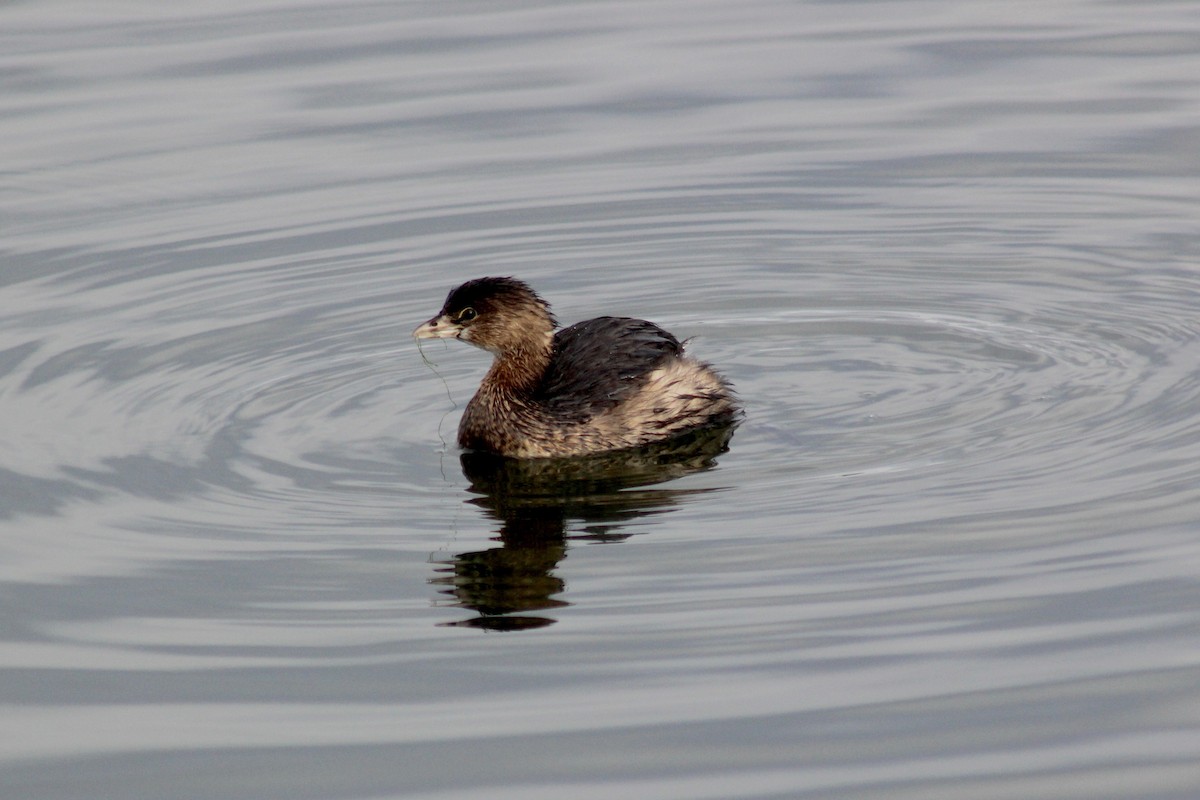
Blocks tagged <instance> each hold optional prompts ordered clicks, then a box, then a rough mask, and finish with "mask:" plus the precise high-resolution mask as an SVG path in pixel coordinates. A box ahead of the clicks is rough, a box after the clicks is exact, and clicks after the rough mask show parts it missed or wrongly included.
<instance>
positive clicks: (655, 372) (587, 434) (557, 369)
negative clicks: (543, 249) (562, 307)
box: [413, 278, 739, 457]
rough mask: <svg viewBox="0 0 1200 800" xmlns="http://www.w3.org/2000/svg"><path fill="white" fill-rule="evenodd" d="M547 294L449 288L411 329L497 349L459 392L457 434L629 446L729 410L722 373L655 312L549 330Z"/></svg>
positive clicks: (575, 450)
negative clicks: (476, 381)
mask: <svg viewBox="0 0 1200 800" xmlns="http://www.w3.org/2000/svg"><path fill="white" fill-rule="evenodd" d="M555 325H556V322H555V319H554V315H553V314H551V312H550V307H549V305H548V304H547V303H546V302H545V301H544V300H542V298H541V297H539V296H538V295H537V293H536V292H534V291H533V290H532V289H530V288H529V286H527V285H526V284H524V283H522V282H521V281H518V280H515V279H513V278H478V279H476V280H472V281H468V282H466V283H464V284H463V285H461V286H459V287H458V288H456V289H454V290H453V291H451V292H450V294H449V296H448V297H447V298H446V303H445V304H444V305H443V306H442V310H441V311H440V312H439V313H438V315H437V316H436V317H434V318H433V319H431V320H429V322H426V323H425V324H424V325H421V326H420V327H419V328H417V329H416V330H415V331H414V332H413V335H414V336H416V337H417V338H431V339H432V338H437V339H444V338H457V339H462V340H463V341H465V342H469V343H470V344H473V345H475V346H477V347H481V348H483V349H485V350H488V351H490V352H492V353H493V354H494V355H495V361H494V362H493V364H492V368H491V369H490V370H489V371H488V374H487V376H485V377H484V379H483V382H482V383H481V384H480V387H479V391H478V392H476V394H475V396H474V397H473V398H472V399H471V402H470V403H468V404H467V409H466V411H465V412H464V413H463V418H462V422H461V423H460V424H459V437H458V438H459V444H460V445H461V446H462V447H465V448H468V449H474V450H484V451H488V452H493V453H498V454H500V455H507V456H516V457H544V456H569V455H583V454H587V453H598V452H604V451H608V450H615V449H620V448H625V447H637V446H641V445H645V444H648V443H651V442H657V441H662V440H664V439H669V438H671V437H673V436H677V435H680V434H683V433H685V432H688V431H692V430H695V429H697V428H701V427H705V426H709V425H718V424H728V423H729V422H732V421H733V420H734V419H735V418H736V416H737V414H738V413H739V412H738V405H737V402H736V400H735V399H734V397H733V393H732V390H731V389H730V387H729V384H728V383H727V382H726V381H725V380H724V379H723V378H721V377H720V376H719V375H717V374H716V373H715V372H714V371H713V370H712V368H711V367H709V366H708V365H707V364H703V363H701V362H698V361H695V360H693V359H691V358H689V357H687V356H686V355H684V352H683V345H682V344H680V342H679V340H678V339H676V338H675V337H674V336H672V335H671V334H670V333H668V332H667V331H665V330H663V329H662V328H660V327H658V326H657V325H655V324H654V323H651V322H646V321H645V320H640V319H630V318H627V317H597V318H596V319H591V320H587V321H586V322H580V323H577V324H575V325H572V326H570V327H569V328H564V329H563V330H560V331H558V332H557V333H555V332H554V327H555Z"/></svg>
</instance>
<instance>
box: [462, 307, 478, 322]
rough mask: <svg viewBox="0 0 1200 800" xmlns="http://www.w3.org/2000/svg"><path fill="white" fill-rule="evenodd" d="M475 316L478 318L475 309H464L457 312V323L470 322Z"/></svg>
mask: <svg viewBox="0 0 1200 800" xmlns="http://www.w3.org/2000/svg"><path fill="white" fill-rule="evenodd" d="M477 316H479V315H478V314H476V313H475V309H473V308H464V309H463V310H462V311H460V312H458V321H459V322H470V321H471V320H473V319H475V318H476V317H477Z"/></svg>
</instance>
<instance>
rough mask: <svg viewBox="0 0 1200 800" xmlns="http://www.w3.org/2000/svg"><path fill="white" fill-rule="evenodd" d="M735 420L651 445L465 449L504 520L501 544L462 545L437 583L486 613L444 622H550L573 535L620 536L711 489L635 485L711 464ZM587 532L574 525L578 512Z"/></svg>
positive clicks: (469, 467)
mask: <svg viewBox="0 0 1200 800" xmlns="http://www.w3.org/2000/svg"><path fill="white" fill-rule="evenodd" d="M733 428H734V426H733V425H725V426H721V427H716V428H709V429H705V430H701V431H696V432H694V433H692V434H689V435H688V436H685V437H681V438H677V439H673V440H671V441H669V442H661V443H658V444H656V445H653V446H651V447H645V448H640V449H637V450H624V451H616V452H611V453H602V454H598V455H594V456H586V457H575V458H562V459H512V458H504V457H502V456H495V455H492V454H489V453H475V452H468V453H463V454H462V456H461V458H460V461H461V464H462V470H463V474H464V475H466V477H467V479H468V480H469V481H470V483H471V486H470V491H471V492H473V493H475V494H477V495H478V497H475V498H473V499H472V500H471V501H470V502H472V503H474V504H475V505H478V506H480V507H481V508H483V509H484V510H485V511H486V512H487V514H488V516H490V517H492V518H493V519H495V520H496V521H497V522H498V523H499V524H498V528H497V531H496V533H497V535H496V536H495V537H494V539H495V541H499V542H500V546H499V547H493V548H491V549H488V550H478V551H472V552H466V553H459V554H458V555H456V556H454V557H453V558H451V559H449V560H447V561H445V562H442V563H441V564H440V565H439V566H438V567H437V568H436V571H437V572H438V573H439V574H438V575H437V576H436V577H434V578H433V579H432V580H431V583H433V584H435V585H437V586H439V587H441V588H440V591H441V593H442V594H444V595H446V596H447V601H446V602H448V603H449V604H451V605H455V606H459V607H462V608H468V609H471V610H473V611H476V612H478V614H479V616H477V617H473V618H470V619H466V620H460V621H457V622H449V623H443V624H445V625H447V626H453V627H473V628H483V629H486V630H506V631H511V630H526V629H530V628H540V627H543V626H546V625H550V624H552V623H553V622H554V619H553V618H552V617H550V616H548V615H546V614H545V613H544V612H546V611H549V610H551V609H555V608H560V607H562V606H565V605H567V603H566V602H565V601H563V600H559V599H557V596H558V595H560V594H562V592H563V590H564V588H565V584H564V583H563V581H562V579H561V578H559V577H557V576H556V575H555V574H554V570H555V568H556V567H557V566H558V563H559V562H560V561H561V560H562V559H564V558H566V555H567V541H568V540H569V539H575V540H579V539H582V540H586V541H620V540H622V539H625V538H627V537H628V536H630V534H629V533H623V532H622V530H621V529H622V527H623V526H624V525H625V524H626V523H628V522H629V521H630V520H633V519H636V518H638V517H642V516H645V515H648V514H658V513H663V512H665V511H669V510H671V509H672V508H673V507H675V506H676V505H677V504H678V503H680V502H681V501H683V500H684V499H685V498H686V497H688V496H689V495H692V494H696V493H698V492H704V491H710V490H697V489H693V490H686V489H667V488H644V489H635V487H639V486H647V487H648V486H651V485H654V484H660V483H663V482H665V481H669V480H672V479H674V478H679V477H682V476H684V475H690V474H692V473H695V472H702V471H704V470H707V469H710V468H712V467H713V466H714V465H715V464H716V461H715V459H716V457H717V456H718V455H720V454H721V453H723V452H725V451H726V450H727V449H728V444H729V438H730V436H732V435H733ZM576 521H577V522H580V523H582V525H581V526H573V527H576V530H580V531H581V532H579V533H574V534H572V535H570V536H568V535H567V526H568V524H569V523H574V522H576Z"/></svg>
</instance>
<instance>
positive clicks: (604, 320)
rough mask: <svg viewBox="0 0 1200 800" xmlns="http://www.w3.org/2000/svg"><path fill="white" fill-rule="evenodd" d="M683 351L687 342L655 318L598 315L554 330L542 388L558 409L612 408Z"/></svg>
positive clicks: (580, 412) (572, 414) (578, 414)
mask: <svg viewBox="0 0 1200 800" xmlns="http://www.w3.org/2000/svg"><path fill="white" fill-rule="evenodd" d="M682 353H683V345H681V344H680V343H679V340H678V339H676V338H675V337H674V336H672V335H671V334H670V333H668V332H667V331H665V330H663V329H662V328H660V327H658V326H657V325H655V324H654V323H652V322H647V321H646V320H643V319H631V318H629V317H597V318H596V319H589V320H587V321H586V322H579V323H576V324H575V325H572V326H571V327H569V328H563V329H562V330H560V331H559V332H558V333H556V334H555V335H554V357H553V358H552V359H551V362H550V367H549V369H548V370H547V371H546V376H545V377H544V378H543V380H542V383H541V386H540V387H539V390H538V395H539V399H540V400H541V401H542V402H543V403H545V404H546V405H547V406H548V407H549V408H550V409H551V410H553V411H554V412H555V413H556V414H559V415H562V416H564V417H568V418H576V419H586V418H587V417H591V416H594V415H595V414H598V413H600V412H601V411H604V410H605V409H608V408H612V407H614V406H616V405H618V404H620V403H621V402H622V401H624V400H625V399H626V398H628V397H629V396H630V395H632V394H633V393H634V392H636V391H637V389H638V388H639V387H640V386H641V385H642V383H643V382H644V379H645V377H646V375H647V374H648V373H649V372H651V371H652V370H653V369H654V368H656V367H657V366H659V365H660V364H662V363H663V362H664V361H666V360H668V359H670V358H674V357H678V356H679V355H681V354H682Z"/></svg>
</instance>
